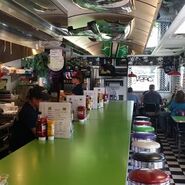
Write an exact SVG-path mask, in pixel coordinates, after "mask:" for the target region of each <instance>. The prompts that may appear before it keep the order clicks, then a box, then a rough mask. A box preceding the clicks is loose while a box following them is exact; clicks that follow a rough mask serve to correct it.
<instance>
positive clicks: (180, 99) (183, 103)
mask: <svg viewBox="0 0 185 185" xmlns="http://www.w3.org/2000/svg"><path fill="white" fill-rule="evenodd" d="M168 108H169V110H170V112H169V116H178V115H180V113H182V112H183V115H184V112H185V94H184V92H183V91H182V90H180V91H177V92H176V94H175V97H174V99H172V102H171V104H170V105H169V106H168ZM173 123H174V121H173V120H172V119H171V117H169V121H168V125H167V128H168V129H167V132H168V133H167V134H168V135H169V136H171V135H172V133H173V130H172V129H173Z"/></svg>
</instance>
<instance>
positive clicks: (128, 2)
mask: <svg viewBox="0 0 185 185" xmlns="http://www.w3.org/2000/svg"><path fill="white" fill-rule="evenodd" d="M73 2H74V3H75V4H76V5H77V6H79V7H81V8H87V9H91V10H94V11H97V12H102V11H108V12H117V13H129V12H131V11H132V10H133V7H134V3H133V0H73Z"/></svg>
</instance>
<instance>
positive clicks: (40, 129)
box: [36, 116, 47, 141]
mask: <svg viewBox="0 0 185 185" xmlns="http://www.w3.org/2000/svg"><path fill="white" fill-rule="evenodd" d="M36 134H37V137H38V139H39V140H42V141H45V140H46V136H47V118H46V117H41V116H39V117H38V120H37V127H36Z"/></svg>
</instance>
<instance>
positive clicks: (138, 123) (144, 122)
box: [134, 120, 152, 126]
mask: <svg viewBox="0 0 185 185" xmlns="http://www.w3.org/2000/svg"><path fill="white" fill-rule="evenodd" d="M134 125H135V126H152V122H150V121H144V120H141V121H140V120H136V121H134Z"/></svg>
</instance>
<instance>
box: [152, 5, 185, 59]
mask: <svg viewBox="0 0 185 185" xmlns="http://www.w3.org/2000/svg"><path fill="white" fill-rule="evenodd" d="M183 22H185V5H184V6H183V7H182V9H181V10H180V12H179V13H178V15H177V16H176V18H175V19H174V21H173V22H172V24H171V25H170V27H169V28H168V30H167V31H166V33H165V34H164V36H163V38H162V39H161V41H160V42H159V45H158V46H157V47H156V48H155V50H154V51H153V53H152V55H156V56H170V55H179V54H181V53H182V52H184V50H185V33H184V34H175V31H176V30H177V29H178V27H179V26H180V25H181V24H182V23H183ZM184 32H185V30H184Z"/></svg>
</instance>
